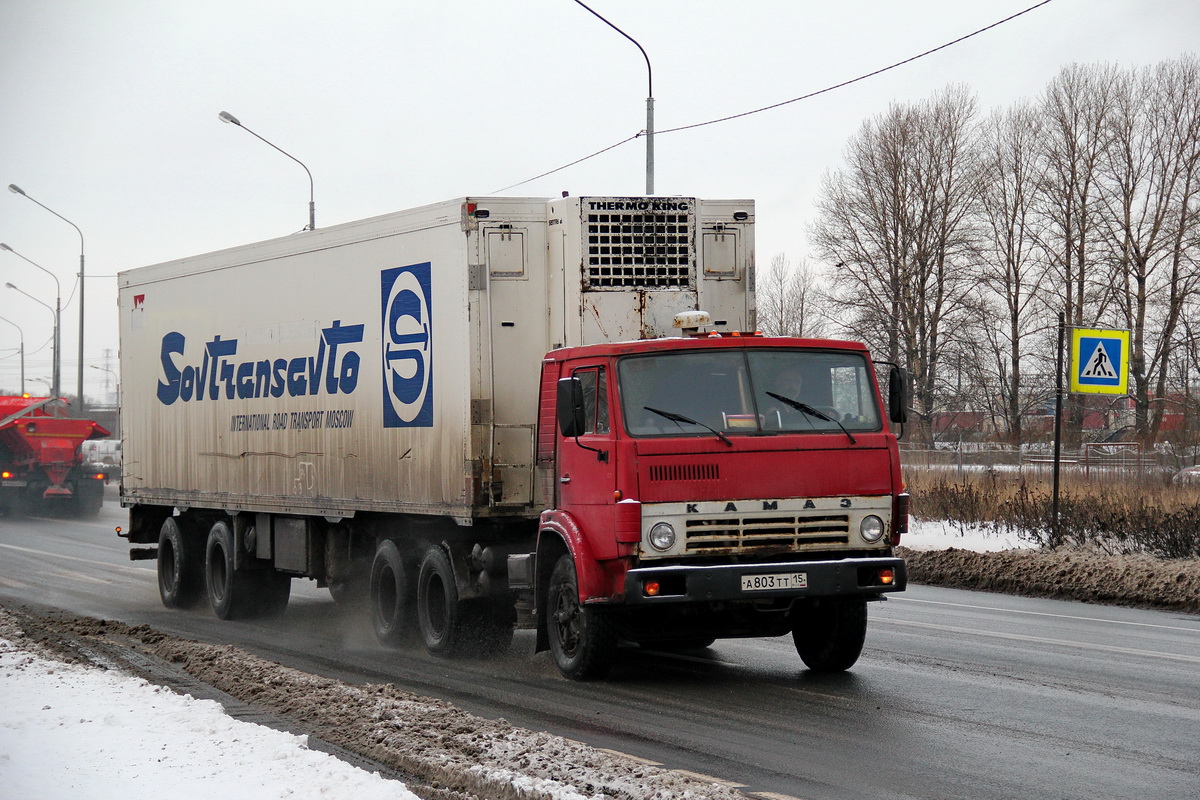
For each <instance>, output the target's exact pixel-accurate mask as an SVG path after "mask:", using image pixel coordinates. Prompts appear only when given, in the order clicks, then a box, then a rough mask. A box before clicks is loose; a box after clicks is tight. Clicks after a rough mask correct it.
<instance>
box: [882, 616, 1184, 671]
mask: <svg viewBox="0 0 1200 800" xmlns="http://www.w3.org/2000/svg"><path fill="white" fill-rule="evenodd" d="M876 622H882V623H885V624H889V625H902V626H907V627H910V628H926V629H928V630H934V631H944V632H947V633H962V634H967V635H970V636H983V637H985V638H992V639H1008V640H1010V641H1016V642H1034V643H1037V644H1048V645H1054V646H1056V647H1077V648H1079V649H1081V650H1099V651H1101V652H1105V653H1119V654H1121V655H1132V656H1146V657H1147V658H1165V659H1168V660H1171V661H1185V662H1187V663H1189V664H1200V656H1189V655H1184V654H1182V653H1162V652H1159V651H1156V650H1139V649H1137V648H1133V647H1117V646H1116V645H1111V644H1090V643H1088V642H1069V641H1066V640H1064V639H1048V638H1046V637H1043V636H1028V635H1026V634H1021V633H1000V632H998V631H981V630H979V629H978V628H958V627H955V626H953V625H934V624H933V623H930V622H913V621H911V620H901V619H884V618H877V619H876Z"/></svg>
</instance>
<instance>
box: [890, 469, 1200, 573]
mask: <svg viewBox="0 0 1200 800" xmlns="http://www.w3.org/2000/svg"><path fill="white" fill-rule="evenodd" d="M905 479H906V481H907V483H908V491H909V492H910V494H911V495H912V514H913V516H914V517H918V518H921V519H944V520H949V521H950V522H951V523H954V524H957V525H962V526H965V525H978V524H984V525H992V526H994V527H995V528H996V529H997V530H999V531H1003V532H1005V533H1010V534H1015V535H1016V536H1018V537H1019V538H1021V539H1023V540H1026V541H1030V542H1032V543H1034V544H1037V545H1040V546H1043V547H1059V546H1062V545H1073V546H1081V547H1086V548H1089V549H1093V550H1099V551H1100V552H1104V553H1109V554H1150V555H1154V556H1158V557H1160V558H1195V557H1198V556H1200V486H1195V485H1192V486H1179V485H1174V484H1171V483H1167V482H1165V481H1162V480H1150V481H1141V482H1136V481H1131V480H1129V479H1128V478H1127V477H1125V478H1121V477H1113V478H1098V477H1095V476H1093V477H1090V478H1089V477H1085V476H1084V475H1082V474H1073V473H1066V474H1064V475H1063V477H1062V481H1061V488H1060V494H1059V526H1058V530H1057V532H1056V531H1055V530H1054V528H1053V526H1052V525H1051V508H1052V500H1053V492H1052V483H1051V480H1050V476H1049V475H1047V474H1042V473H1024V472H1000V471H997V470H982V471H977V472H963V473H959V472H957V471H952V470H950V471H942V470H925V469H909V470H906V472H905Z"/></svg>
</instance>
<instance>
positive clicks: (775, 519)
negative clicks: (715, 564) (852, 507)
mask: <svg viewBox="0 0 1200 800" xmlns="http://www.w3.org/2000/svg"><path fill="white" fill-rule="evenodd" d="M684 526H685V536H686V541H687V551H688V552H689V553H709V552H715V551H718V550H719V551H728V552H740V553H745V552H752V551H756V550H771V551H783V550H797V549H801V548H803V547H805V546H807V545H828V544H848V543H849V541H850V518H849V517H848V516H846V515H844V514H833V515H827V516H796V515H792V514H786V515H779V516H770V517H708V518H702V519H688V520H686V521H685V522H684Z"/></svg>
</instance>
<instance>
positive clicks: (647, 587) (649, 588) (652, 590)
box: [642, 581, 662, 597]
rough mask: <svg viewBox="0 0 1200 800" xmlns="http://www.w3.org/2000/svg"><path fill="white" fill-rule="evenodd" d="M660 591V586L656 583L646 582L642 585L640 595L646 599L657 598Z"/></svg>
mask: <svg viewBox="0 0 1200 800" xmlns="http://www.w3.org/2000/svg"><path fill="white" fill-rule="evenodd" d="M661 591H662V586H660V585H659V583H658V581H646V582H645V583H643V584H642V594H644V595H646V597H657V596H658V593H659V592H661Z"/></svg>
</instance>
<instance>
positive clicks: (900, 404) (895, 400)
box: [888, 367, 908, 424]
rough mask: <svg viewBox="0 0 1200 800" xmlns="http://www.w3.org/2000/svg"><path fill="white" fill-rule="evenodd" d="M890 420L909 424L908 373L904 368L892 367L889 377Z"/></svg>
mask: <svg viewBox="0 0 1200 800" xmlns="http://www.w3.org/2000/svg"><path fill="white" fill-rule="evenodd" d="M888 419H890V420H891V421H892V422H898V423H900V424H904V423H905V422H908V373H907V372H905V371H904V368H903V367H892V371H891V373H890V374H889V375H888Z"/></svg>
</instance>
